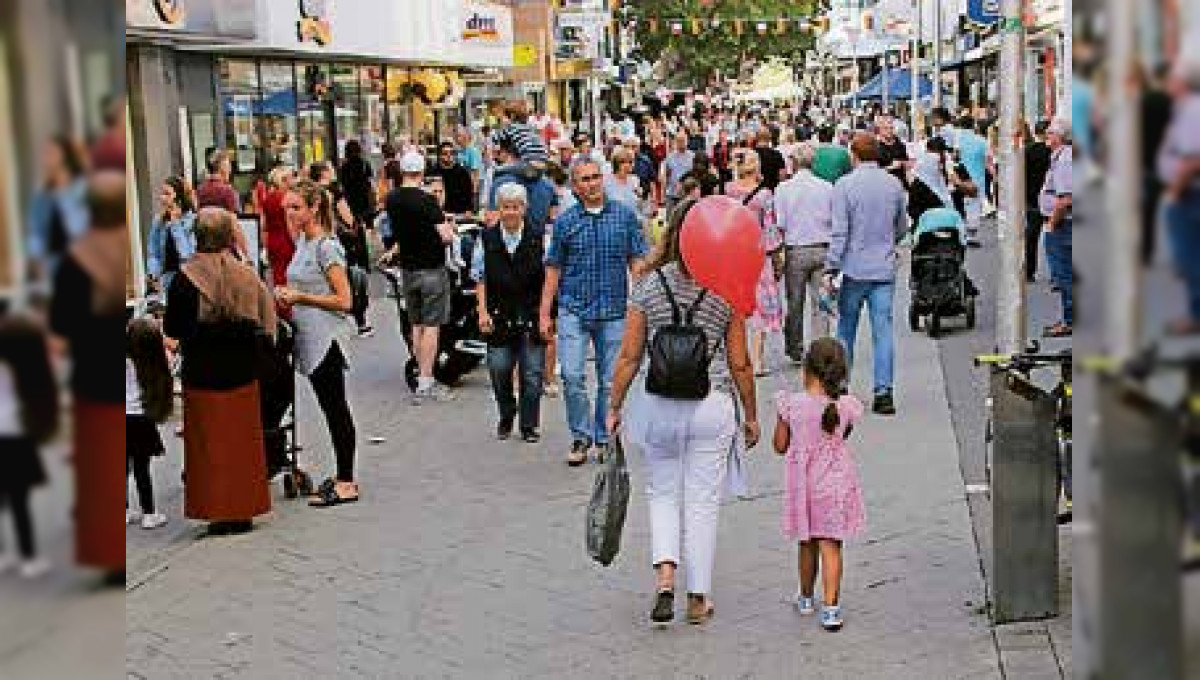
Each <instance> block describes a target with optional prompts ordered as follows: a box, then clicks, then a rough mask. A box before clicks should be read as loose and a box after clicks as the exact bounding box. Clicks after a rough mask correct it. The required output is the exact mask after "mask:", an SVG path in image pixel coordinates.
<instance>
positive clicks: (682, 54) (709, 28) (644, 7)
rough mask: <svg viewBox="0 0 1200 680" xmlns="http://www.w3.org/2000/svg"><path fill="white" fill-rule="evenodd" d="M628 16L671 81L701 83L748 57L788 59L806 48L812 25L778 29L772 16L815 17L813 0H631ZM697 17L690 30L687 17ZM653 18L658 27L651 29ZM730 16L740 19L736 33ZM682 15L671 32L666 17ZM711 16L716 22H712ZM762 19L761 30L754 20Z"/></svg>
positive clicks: (728, 73) (727, 73) (728, 72)
mask: <svg viewBox="0 0 1200 680" xmlns="http://www.w3.org/2000/svg"><path fill="white" fill-rule="evenodd" d="M630 4H631V5H632V9H633V13H632V16H634V17H636V19H637V36H638V43H639V44H640V45H641V48H642V52H643V56H644V57H645V58H646V59H648V60H650V61H657V60H662V61H663V62H664V64H665V72H666V73H668V74H670V78H671V81H672V82H673V83H675V84H679V85H691V86H701V85H703V84H704V83H707V82H709V81H710V79H711V78H713V77H714V76H716V75H718V74H719V75H721V76H724V77H727V78H728V77H738V76H739V75H746V74H741V73H739V71H740V69H741V68H742V66H743V65H744V64H745V63H746V62H747V61H759V60H763V59H766V58H768V57H772V56H779V57H783V58H785V59H791V58H792V57H794V56H799V53H801V52H803V51H805V50H808V49H811V48H812V46H813V43H814V42H815V33H814V32H813V31H812V30H809V31H802V30H800V27H799V25H798V23H797V22H796V21H792V22H790V23H789V24H788V27H787V31H786V32H785V33H783V34H778V33H777V32H776V28H777V26H776V23H775V19H777V18H779V17H784V18H789V19H793V20H799V19H805V18H816V16H817V14H818V11H819V10H818V5H819V3H818V2H817V0H707V1H706V0H636V1H635V2H633V3H630ZM692 18H696V19H699V20H700V24H701V25H700V34H699V35H695V34H693V32H692V23H691V21H690V20H691V19H692ZM652 19H657V24H658V25H657V30H656V31H652V30H651V29H652ZM734 19H743V20H744V22H743V24H742V34H741V35H738V33H737V30H736V29H735V27H734V23H733V20H734ZM675 20H681V21H682V22H683V31H682V32H681V33H680V34H679V35H674V34H673V32H672V30H671V22H672V21H675ZM714 20H719V21H720V23H719V24H718V25H715V26H714ZM758 20H764V21H766V22H767V31H766V33H765V34H760V33H759V32H758V31H757V29H756V27H755V23H756V22H757V21H758Z"/></svg>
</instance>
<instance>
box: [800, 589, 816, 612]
mask: <svg viewBox="0 0 1200 680" xmlns="http://www.w3.org/2000/svg"><path fill="white" fill-rule="evenodd" d="M796 611H798V612H800V613H801V614H803V615H805V616H812V615H813V614H815V613H817V605H816V603H815V601H814V599H813V598H811V597H805V596H803V595H801V594H799V593H796Z"/></svg>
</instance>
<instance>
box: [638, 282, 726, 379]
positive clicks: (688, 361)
mask: <svg viewBox="0 0 1200 680" xmlns="http://www.w3.org/2000/svg"><path fill="white" fill-rule="evenodd" d="M658 280H659V283H661V284H662V287H663V291H664V292H666V294H667V300H668V301H669V302H670V303H671V324H670V325H667V326H663V327H661V328H659V329H658V330H656V331H655V332H654V337H653V338H651V340H650V370H649V372H648V373H647V374H646V391H647V392H649V393H650V394H654V395H658V396H660V397H667V398H669V399H688V400H693V401H695V400H700V399H704V398H705V397H707V396H708V392H709V389H710V387H711V386H710V384H709V378H708V366H709V364H711V363H712V353H711V352H710V351H709V348H708V336H707V334H706V333H705V332H704V329H703V328H701V327H699V326H697V325H695V323H694V322H695V318H696V309H697V308H698V307H699V306H700V303H701V302H703V301H704V297H705V296H706V295H708V291H707V290H701V291H700V295H699V296H697V297H696V301H695V302H693V303H692V306H691V307H690V308H689V309H688V311H687V316H686V317H683V315H682V314H681V313H680V310H679V305H678V303H676V302H675V295H674V294H673V293H672V292H671V287H670V286H669V285H667V277H665V276H663V273H662V270H659V271H658Z"/></svg>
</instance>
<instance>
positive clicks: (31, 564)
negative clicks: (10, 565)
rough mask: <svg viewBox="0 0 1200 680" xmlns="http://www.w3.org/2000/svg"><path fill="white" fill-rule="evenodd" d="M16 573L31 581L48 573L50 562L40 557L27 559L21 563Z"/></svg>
mask: <svg viewBox="0 0 1200 680" xmlns="http://www.w3.org/2000/svg"><path fill="white" fill-rule="evenodd" d="M17 573H19V574H20V575H21V578H23V579H28V580H31V581H32V580H33V579H37V578H41V577H43V576H45V575H46V574H48V573H50V563H49V562H48V561H46V560H45V559H43V558H40V557H39V558H36V559H32V560H28V561H26V562H22V563H21V569H20V570H19V571H18V572H17Z"/></svg>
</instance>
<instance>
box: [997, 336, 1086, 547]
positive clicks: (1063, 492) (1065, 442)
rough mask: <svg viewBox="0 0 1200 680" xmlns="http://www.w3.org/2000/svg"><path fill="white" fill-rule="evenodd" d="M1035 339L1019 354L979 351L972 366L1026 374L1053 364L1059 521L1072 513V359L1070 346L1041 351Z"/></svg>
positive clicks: (1062, 522)
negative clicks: (1056, 349)
mask: <svg viewBox="0 0 1200 680" xmlns="http://www.w3.org/2000/svg"><path fill="white" fill-rule="evenodd" d="M1038 350H1039V347H1038V345H1037V343H1034V344H1032V345H1031V346H1030V349H1029V350H1028V351H1025V352H1021V353H1018V354H982V355H979V356H977V357H975V366H977V367H978V366H994V367H996V368H998V369H999V370H1002V371H1010V372H1014V373H1017V374H1019V375H1021V376H1022V377H1024V378H1028V377H1029V376H1030V375H1031V374H1032V373H1033V372H1034V371H1036V370H1040V369H1049V368H1056V369H1057V371H1058V382H1057V383H1056V384H1055V385H1054V388H1053V389H1051V390H1050V393H1049V394H1050V396H1051V397H1052V398H1053V399H1054V438H1055V442H1056V449H1057V450H1056V452H1055V453H1056V457H1057V465H1056V468H1057V478H1058V480H1057V484H1056V486H1057V488H1058V512H1057V519H1058V523H1059V524H1067V523H1069V522H1071V520H1072V516H1073V507H1072V504H1073V502H1074V496H1073V494H1072V489H1071V487H1072V477H1073V474H1072V470H1073V468H1072V458H1073V452H1072V447H1073V441H1074V440H1073V430H1072V426H1071V421H1072V408H1071V403H1072V397H1073V394H1074V393H1073V388H1072V367H1073V366H1074V359H1073V355H1072V352H1071V350H1069V349H1068V350H1063V351H1062V352H1059V353H1057V354H1040V353H1038ZM992 406H993V405H992V399H991V397H989V398H988V401H987V416H986V421H985V425H984V446H985V453H984V464H985V466H986V470H987V479H988V484H989V485H990V484H991V472H992V459H991V447H992V441H993V440H994V438H995V433H994V431H993V426H992V424H993V422H994V420H993V414H992Z"/></svg>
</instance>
